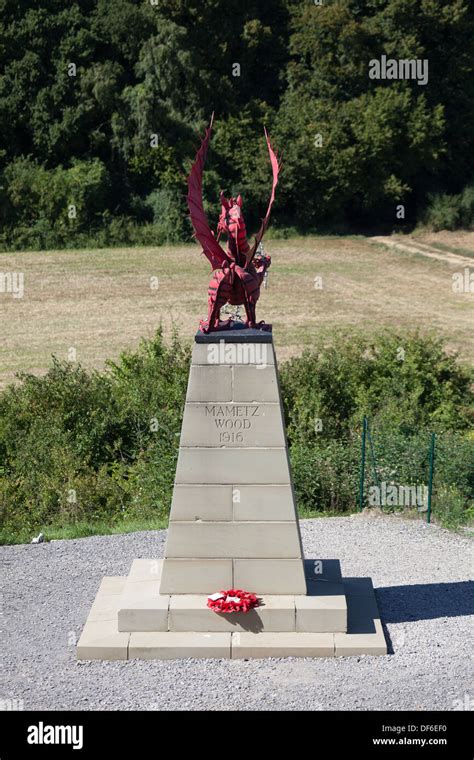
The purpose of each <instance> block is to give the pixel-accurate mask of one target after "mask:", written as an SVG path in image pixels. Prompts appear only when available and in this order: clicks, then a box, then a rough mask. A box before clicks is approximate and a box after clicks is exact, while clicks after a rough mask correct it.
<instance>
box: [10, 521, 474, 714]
mask: <svg viewBox="0 0 474 760" xmlns="http://www.w3.org/2000/svg"><path fill="white" fill-rule="evenodd" d="M301 530H302V536H303V542H304V548H305V555H306V557H315V558H328V559H329V558H338V559H340V560H341V566H342V572H343V575H346V576H358V575H360V576H363V575H370V576H372V579H373V582H374V586H375V587H376V589H377V598H378V602H379V607H380V611H381V617H382V622H383V623H384V627H385V632H386V634H387V635H388V641H389V644H390V651H391V652H392V654H391V655H389V656H387V657H368V656H366V657H354V658H346V659H340V658H334V659H332V658H328V659H314V660H311V659H296V658H289V659H282V660H276V659H272V660H253V661H240V660H233V661H228V660H223V661H221V660H207V661H206V660H180V661H179V660H178V661H166V660H164V661H142V662H140V661H134V662H77V661H76V660H75V652H74V646H75V642H76V640H77V639H78V637H79V635H80V632H81V630H82V626H83V624H84V622H85V620H86V617H87V614H88V612H89V608H90V606H91V603H92V601H93V599H94V596H95V594H96V591H97V588H98V586H99V583H100V580H101V578H102V576H103V575H126V574H127V572H128V569H129V567H130V564H131V561H132V560H133V559H134V558H136V557H144V558H147V557H153V556H158V557H161V556H162V554H163V548H164V541H165V536H166V531H153V532H143V533H134V534H129V535H119V536H100V537H91V538H85V539H79V540H75V541H53V542H51V543H48V544H38V545H33V546H30V545H24V546H12V547H3V548H1V549H0V557H1V565H2V569H3V576H4V578H5V582H4V593H3V596H1V597H0V603H1V608H0V611H1V613H2V617H1V620H2V623H3V625H2V628H3V635H2V644H3V652H2V654H3V657H2V660H3V667H2V668H1V671H0V673H1V676H2V683H1V686H0V700H1V699H9V700H11V699H13V700H14V699H16V700H23V707H24V709H25V710H28V709H35V710H40V709H56V710H69V709H86V710H87V709H90V710H111V709H121V710H130V709H136V710H217V709H224V710H231V709H237V710H251V709H255V710H276V709H283V710H301V709H309V710H338V709H343V710H385V709H388V710H401V709H409V710H453V709H466V708H467V709H469V708H470V709H471V710H472V709H473V707H474V688H473V682H472V669H471V667H470V642H469V634H470V632H471V630H472V627H471V626H472V619H471V620H470V619H469V614H470V613H471V614H472V612H473V584H469V583H468V579H469V577H470V575H471V572H470V571H471V570H472V558H473V555H472V543H471V540H470V539H469V538H468V537H467V536H461V535H456V534H451V533H449V532H447V531H445V530H442V529H441V528H438V527H436V526H427V525H426V524H424V523H422V522H417V521H408V520H404V519H401V518H398V517H381V516H380V517H368V516H365V515H356V516H352V517H340V518H339V517H338V518H326V519H318V520H302V521H301Z"/></svg>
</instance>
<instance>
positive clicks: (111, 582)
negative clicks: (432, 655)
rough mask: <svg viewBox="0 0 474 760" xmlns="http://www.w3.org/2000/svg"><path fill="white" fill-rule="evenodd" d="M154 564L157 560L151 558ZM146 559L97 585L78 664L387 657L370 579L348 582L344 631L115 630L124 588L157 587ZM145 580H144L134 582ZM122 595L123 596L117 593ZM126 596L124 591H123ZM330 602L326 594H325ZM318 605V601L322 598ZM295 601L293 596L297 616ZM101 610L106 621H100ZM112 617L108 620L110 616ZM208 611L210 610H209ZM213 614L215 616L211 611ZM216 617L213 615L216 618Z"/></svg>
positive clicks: (79, 651) (80, 643) (83, 634)
mask: <svg viewBox="0 0 474 760" xmlns="http://www.w3.org/2000/svg"><path fill="white" fill-rule="evenodd" d="M152 562H156V561H155V560H152ZM150 570H152V571H153V570H154V566H153V565H152V566H151V568H150V560H138V561H136V562H135V563H134V564H133V566H132V570H131V572H130V575H129V577H128V578H127V580H126V581H125V580H124V579H122V578H106V579H104V581H103V583H102V584H101V586H100V589H99V591H98V593H97V596H96V598H95V601H94V604H93V607H92V609H91V613H90V615H89V617H88V619H87V622H86V625H85V627H84V630H83V632H82V634H81V637H80V639H79V642H78V645H77V657H78V659H80V660H94V659H99V660H126V659H135V658H144V659H154V658H156V659H162V658H163V659H165V658H166V659H178V658H182V657H206V658H208V657H219V658H228V657H232V658H249V659H250V658H262V657H290V656H291V657H332V656H334V655H335V656H361V655H384V654H387V644H386V641H385V636H384V632H383V628H382V625H381V622H380V618H379V614H378V610H377V604H376V600H375V595H374V592H373V589H372V591H371V593H369V591H370V589H371V588H372V584H371V582H369V580H370V579H365V578H351V579H349V581H348V586H349V588H350V589H351V590H352V591H353V592H355V593H350V594H349V595H348V597H347V602H348V609H349V628H348V632H347V633H344V632H340V631H339V632H337V631H336V632H316V631H313V632H307V631H277V632H272V631H268V630H261V631H257V632H253V631H234V632H233V633H231V632H230V631H228V632H224V631H209V632H205V631H189V630H188V631H161V632H160V631H134V632H123V631H119V630H118V625H117V619H118V612H119V609H120V607H121V604H122V598H123V595H124V592H125V590H126V588H125V587H126V586H127V587H129V588H131V590H132V592H133V589H134V588H135V593H137V592H140V586H141V584H146V586H145V587H146V589H147V590H148V591H149V589H150V584H151V583H154V584H155V586H156V585H157V581H156V580H151V579H150ZM137 576H143V579H137ZM120 592H122V593H120ZM127 593H128V590H127ZM329 598H330V595H329ZM320 601H321V600H320ZM297 602H298V599H297V598H295V610H296V615H297V609H296V605H297ZM101 610H103V611H104V612H106V613H107V619H101V614H100V613H101ZM110 612H112V613H114V612H115V613H116V616H117V617H115V615H112V616H109V613H110ZM209 612H211V611H210V610H209ZM212 614H215V613H212ZM216 617H217V615H216Z"/></svg>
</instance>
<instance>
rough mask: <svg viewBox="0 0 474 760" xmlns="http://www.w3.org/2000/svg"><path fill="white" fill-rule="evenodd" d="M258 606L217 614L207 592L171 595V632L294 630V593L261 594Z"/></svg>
mask: <svg viewBox="0 0 474 760" xmlns="http://www.w3.org/2000/svg"><path fill="white" fill-rule="evenodd" d="M260 602H261V605H260V606H259V607H256V608H255V609H253V610H250V611H249V612H246V613H243V612H233V613H231V614H219V613H216V612H213V611H212V610H210V609H209V608H208V606H207V596H206V595H202V596H201V595H199V596H197V595H195V596H192V595H179V596H172V597H171V602H170V613H169V629H170V630H171V631H235V630H240V631H254V632H258V631H294V630H295V601H294V597H293V596H263V597H261V599H260Z"/></svg>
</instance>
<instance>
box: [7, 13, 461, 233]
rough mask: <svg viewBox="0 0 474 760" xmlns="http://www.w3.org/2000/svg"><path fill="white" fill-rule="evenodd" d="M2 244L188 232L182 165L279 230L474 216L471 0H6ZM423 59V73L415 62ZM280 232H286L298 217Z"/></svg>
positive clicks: (454, 221)
mask: <svg viewBox="0 0 474 760" xmlns="http://www.w3.org/2000/svg"><path fill="white" fill-rule="evenodd" d="M0 5H1V8H2V14H1V17H2V18H1V21H0V58H1V67H0V71H1V76H0V134H1V143H0V245H1V246H2V247H3V248H8V247H38V248H47V247H50V246H52V245H64V246H66V247H67V246H72V245H76V244H81V243H83V242H84V241H86V240H89V239H93V240H95V242H97V244H104V245H107V244H114V243H121V242H132V243H133V242H137V243H139V242H145V243H161V242H165V241H178V240H188V239H190V235H191V229H190V226H189V224H188V222H187V219H186V206H185V200H184V194H185V178H186V175H187V172H188V171H189V167H190V162H191V160H192V158H193V156H194V152H195V150H196V148H197V145H198V142H199V139H198V134H199V133H202V131H203V128H204V126H205V124H206V123H207V122H208V120H209V118H210V115H211V113H212V112H215V118H216V126H215V131H214V137H213V142H212V148H211V151H210V154H209V161H208V167H207V172H206V176H205V181H204V192H205V196H206V200H207V203H208V209H209V212H210V213H211V214H212V215H215V214H216V213H217V203H218V191H219V189H220V188H223V189H226V190H227V191H228V192H237V191H238V192H240V193H242V195H243V196H244V203H245V209H244V210H245V211H246V218H247V220H248V225H249V226H250V227H251V228H252V225H255V226H256V224H257V222H258V218H259V217H260V216H261V215H263V213H264V209H265V206H266V203H267V200H268V194H269V186H270V168H269V164H268V157H267V155H266V146H265V141H264V139H263V126H264V125H267V128H268V129H269V131H270V134H271V137H272V141H273V143H274V144H275V146H276V147H277V148H278V149H279V150H280V151H281V153H282V155H283V172H282V177H281V183H280V186H279V188H278V194H277V202H276V205H275V212H274V226H275V228H276V229H278V228H280V229H281V230H282V231H284V230H286V231H288V229H290V230H295V231H302V232H304V231H315V230H316V231H327V230H331V231H335V232H337V231H344V230H347V229H364V228H372V229H374V228H376V227H379V226H382V227H383V226H385V227H388V228H390V229H405V228H407V227H409V226H410V225H411V226H412V225H414V224H416V223H419V222H426V223H429V224H432V226H434V227H435V228H436V227H438V228H439V227H447V228H454V227H457V226H466V227H469V226H471V225H472V223H473V220H474V189H473V187H472V182H473V173H474V172H473V168H474V149H473V148H474V146H473V141H474V136H473V131H472V123H473V121H474V77H473V76H472V65H473V64H472V62H473V60H474V12H473V6H472V4H471V3H470V2H469V1H468V0H422V1H421V2H420V0H333V1H332V2H331V0H320V2H314V0H241V1H240V2H239V3H235V4H231V3H228V2H222V1H221V0H199V1H198V0H76V2H71V3H64V2H62V0H37V1H36V2H35V1H33V0H21V2H18V0H1V2H0ZM417 72H422V75H421V74H420V75H417ZM282 234H283V233H282Z"/></svg>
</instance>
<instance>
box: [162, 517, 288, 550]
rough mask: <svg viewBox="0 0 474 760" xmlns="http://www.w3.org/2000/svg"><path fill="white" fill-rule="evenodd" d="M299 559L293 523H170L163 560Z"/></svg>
mask: <svg viewBox="0 0 474 760" xmlns="http://www.w3.org/2000/svg"><path fill="white" fill-rule="evenodd" d="M168 557H176V558H178V557H179V558H182V559H185V558H186V557H194V558H200V557H211V558H216V559H217V558H230V559H232V558H253V557H259V558H262V559H265V558H269V559H270V558H272V559H281V558H285V559H290V558H297V557H300V558H301V547H300V542H299V535H298V531H297V527H296V523H295V522H294V523H291V522H271V523H269V522H237V523H234V522H170V525H169V529H168V539H167V542H166V558H168Z"/></svg>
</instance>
